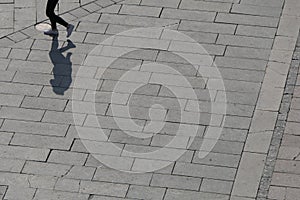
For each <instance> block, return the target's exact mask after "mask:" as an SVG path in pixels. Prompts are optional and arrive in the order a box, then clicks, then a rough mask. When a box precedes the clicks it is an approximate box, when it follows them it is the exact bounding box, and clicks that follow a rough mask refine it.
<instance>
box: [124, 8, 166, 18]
mask: <svg viewBox="0 0 300 200" xmlns="http://www.w3.org/2000/svg"><path fill="white" fill-rule="evenodd" d="M161 10H162V8H156V7H149V6H134V5H123V6H122V8H121V10H120V12H119V13H120V14H124V15H138V16H149V17H159V15H160V13H161Z"/></svg>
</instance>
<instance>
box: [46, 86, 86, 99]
mask: <svg viewBox="0 0 300 200" xmlns="http://www.w3.org/2000/svg"><path fill="white" fill-rule="evenodd" d="M73 91H74V92H73ZM85 92H86V90H84V89H73V90H67V91H65V93H64V95H63V96H62V95H57V94H55V93H54V92H53V88H52V87H50V86H45V87H43V89H42V91H41V94H40V97H44V98H45V97H47V98H56V99H64V100H68V99H74V100H83V97H84V95H85ZM73 94H74V95H73Z"/></svg>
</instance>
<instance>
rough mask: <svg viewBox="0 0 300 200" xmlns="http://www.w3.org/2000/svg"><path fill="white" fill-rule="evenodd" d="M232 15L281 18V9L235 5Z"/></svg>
mask: <svg viewBox="0 0 300 200" xmlns="http://www.w3.org/2000/svg"><path fill="white" fill-rule="evenodd" d="M231 13H239V14H248V15H259V16H269V17H280V14H281V8H280V7H262V6H259V5H246V4H234V5H233V6H232V9H231Z"/></svg>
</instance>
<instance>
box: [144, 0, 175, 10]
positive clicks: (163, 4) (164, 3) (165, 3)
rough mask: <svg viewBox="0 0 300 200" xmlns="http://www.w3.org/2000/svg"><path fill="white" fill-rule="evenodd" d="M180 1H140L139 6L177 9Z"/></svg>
mask: <svg viewBox="0 0 300 200" xmlns="http://www.w3.org/2000/svg"><path fill="white" fill-rule="evenodd" d="M179 3H180V0H142V2H141V5H146V6H158V7H170V8H177V7H178V5H179Z"/></svg>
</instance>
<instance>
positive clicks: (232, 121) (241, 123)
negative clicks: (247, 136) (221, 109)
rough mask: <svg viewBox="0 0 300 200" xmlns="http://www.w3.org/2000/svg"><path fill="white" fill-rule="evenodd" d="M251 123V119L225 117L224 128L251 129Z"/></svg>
mask: <svg viewBox="0 0 300 200" xmlns="http://www.w3.org/2000/svg"><path fill="white" fill-rule="evenodd" d="M250 121H251V118H247V117H237V116H225V119H224V127H227V128H240V129H249V127H250Z"/></svg>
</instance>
